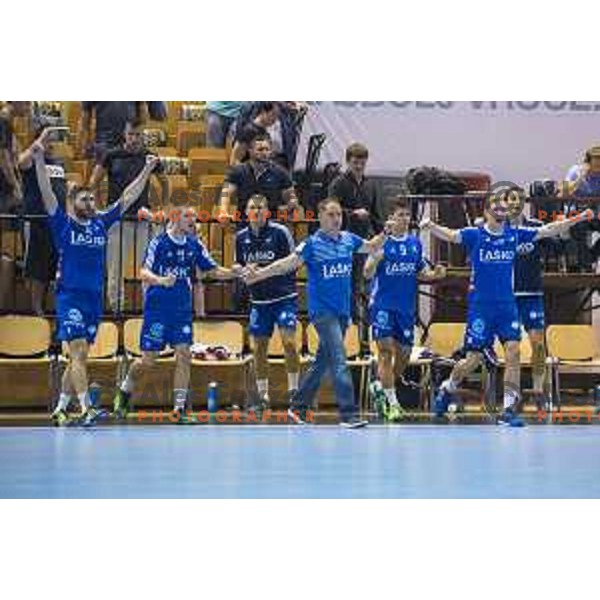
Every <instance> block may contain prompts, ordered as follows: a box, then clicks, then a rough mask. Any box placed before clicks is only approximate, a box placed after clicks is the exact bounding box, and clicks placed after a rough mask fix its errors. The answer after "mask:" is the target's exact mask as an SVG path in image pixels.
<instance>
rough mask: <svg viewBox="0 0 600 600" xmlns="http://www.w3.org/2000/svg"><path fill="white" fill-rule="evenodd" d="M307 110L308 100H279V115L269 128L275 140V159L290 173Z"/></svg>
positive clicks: (272, 138)
mask: <svg viewBox="0 0 600 600" xmlns="http://www.w3.org/2000/svg"><path fill="white" fill-rule="evenodd" d="M307 112H308V104H306V102H297V101H287V102H279V117H278V118H277V120H276V121H275V123H273V125H271V127H269V129H268V132H269V135H270V136H271V140H272V142H273V160H274V161H275V162H276V163H277V164H278V165H281V166H282V167H283V168H284V169H286V170H287V171H289V172H290V173H291V172H292V171H293V170H294V165H295V164H296V156H297V154H298V146H299V144H300V134H301V133H302V124H303V123H304V117H305V116H306V113H307Z"/></svg>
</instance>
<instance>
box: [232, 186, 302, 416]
mask: <svg viewBox="0 0 600 600" xmlns="http://www.w3.org/2000/svg"><path fill="white" fill-rule="evenodd" d="M246 214H247V227H245V228H244V229H242V230H240V231H238V233H237V236H236V263H237V264H239V265H240V266H241V267H245V266H247V265H256V266H259V267H265V266H267V265H269V264H271V263H273V262H275V261H276V260H280V259H282V258H286V257H287V256H289V255H290V254H293V253H294V252H295V245H294V240H293V239H292V236H291V234H290V232H289V230H288V228H287V227H285V225H280V224H279V223H274V222H272V221H270V220H269V216H268V207H267V199H266V198H265V197H264V196H259V195H255V196H252V197H251V198H250V200H249V201H248V206H247V208H246ZM249 288H250V296H251V309H250V324H249V331H250V336H251V339H252V345H253V350H254V361H255V369H256V388H257V391H258V395H259V399H260V403H261V410H262V409H265V408H267V407H268V405H269V361H268V351H269V342H270V340H271V336H272V335H273V331H274V329H275V325H277V328H278V330H279V335H280V336H281V341H282V345H283V349H284V354H285V365H286V369H287V379H288V397H289V398H291V397H292V396H293V395H294V393H295V392H296V391H297V390H298V381H299V371H300V360H299V357H298V349H297V345H296V327H297V324H298V292H297V291H296V275H295V273H293V272H289V273H286V274H284V275H280V276H278V277H273V278H271V279H268V280H266V281H263V282H259V283H256V284H253V285H250V286H249Z"/></svg>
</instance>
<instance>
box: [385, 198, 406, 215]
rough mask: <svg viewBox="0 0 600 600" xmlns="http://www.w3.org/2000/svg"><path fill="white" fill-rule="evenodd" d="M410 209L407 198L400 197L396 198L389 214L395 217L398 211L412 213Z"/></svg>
mask: <svg viewBox="0 0 600 600" xmlns="http://www.w3.org/2000/svg"><path fill="white" fill-rule="evenodd" d="M410 209H411V206H410V202H409V201H408V200H407V199H406V198H404V197H402V196H398V197H396V198H394V201H393V202H392V204H391V206H390V211H389V214H390V215H393V214H394V213H395V212H396V211H397V210H407V211H409V212H410Z"/></svg>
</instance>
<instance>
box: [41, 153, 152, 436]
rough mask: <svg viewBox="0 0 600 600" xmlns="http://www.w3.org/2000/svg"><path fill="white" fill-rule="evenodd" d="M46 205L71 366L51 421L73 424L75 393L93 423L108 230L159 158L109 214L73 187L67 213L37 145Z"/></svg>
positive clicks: (61, 327)
mask: <svg viewBox="0 0 600 600" xmlns="http://www.w3.org/2000/svg"><path fill="white" fill-rule="evenodd" d="M32 152H33V157H34V161H35V168H36V174H37V179H38V184H39V187H40V192H41V195H42V202H43V203H44V208H45V210H46V212H47V213H48V217H49V219H48V220H49V224H50V229H51V231H52V236H53V241H54V244H55V246H56V249H57V252H58V256H59V258H58V270H57V285H56V314H57V320H58V336H57V337H58V340H59V341H62V342H66V343H67V346H68V349H69V364H68V366H67V368H66V370H65V372H64V375H63V379H62V388H61V394H60V397H59V400H58V404H57V406H56V409H55V411H54V412H53V413H52V419H53V420H54V422H55V424H56V425H58V426H65V425H69V424H71V423H72V422H73V421H72V419H71V418H70V417H69V415H68V413H67V408H68V405H69V401H70V398H71V393H72V392H74V393H75V394H76V395H77V398H78V400H79V404H80V406H81V416H80V418H79V421H78V422H79V423H81V424H82V425H84V426H89V425H92V424H93V423H94V422H95V421H96V420H97V418H98V415H99V412H98V410H97V409H95V408H94V407H92V406H91V405H90V398H89V393H88V377H87V366H86V362H87V356H88V351H89V347H90V345H91V344H93V343H94V340H95V338H96V333H97V331H98V325H99V324H100V318H101V315H102V309H103V297H104V273H105V269H106V243H107V239H108V231H109V229H110V228H111V227H112V226H113V225H114V224H115V223H116V222H117V221H119V219H120V218H121V217H122V215H123V214H124V213H125V212H126V211H127V210H128V209H129V207H130V206H132V205H133V204H134V203H135V202H136V200H137V199H138V197H139V196H140V194H141V193H142V191H143V190H144V187H145V186H146V183H147V181H148V178H149V177H150V174H151V173H152V171H153V170H154V168H155V166H156V164H157V162H158V158H156V157H154V156H149V157H148V159H147V162H146V164H145V166H144V168H143V169H142V171H141V172H140V174H139V175H138V177H137V178H136V179H135V180H134V181H133V182H132V183H131V184H130V185H129V186H128V187H127V188H126V189H125V191H124V192H123V194H122V195H121V198H120V199H119V200H118V201H117V202H115V203H113V204H112V205H110V206H109V207H108V209H107V210H105V211H98V210H97V209H96V203H95V199H94V196H93V194H92V193H91V192H90V191H89V190H87V189H85V188H78V187H72V188H71V189H70V191H69V193H68V195H67V206H69V205H70V207H69V211H68V213H67V212H65V211H64V210H63V209H62V208H61V207H60V205H59V203H58V201H57V199H56V196H55V195H54V192H53V191H52V185H51V183H50V179H49V177H48V173H47V170H46V165H45V163H44V147H43V144H41V143H40V142H35V143H34V144H33V146H32Z"/></svg>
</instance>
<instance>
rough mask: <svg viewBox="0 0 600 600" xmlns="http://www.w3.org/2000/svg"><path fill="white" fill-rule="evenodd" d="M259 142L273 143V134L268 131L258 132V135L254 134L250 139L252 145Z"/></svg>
mask: <svg viewBox="0 0 600 600" xmlns="http://www.w3.org/2000/svg"><path fill="white" fill-rule="evenodd" d="M257 142H269V144H271V142H272V140H271V136H270V135H269V134H268V133H267V132H266V131H265V132H264V133H257V134H256V135H254V136H252V139H251V140H250V146H252V145H253V144H256V143H257Z"/></svg>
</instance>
